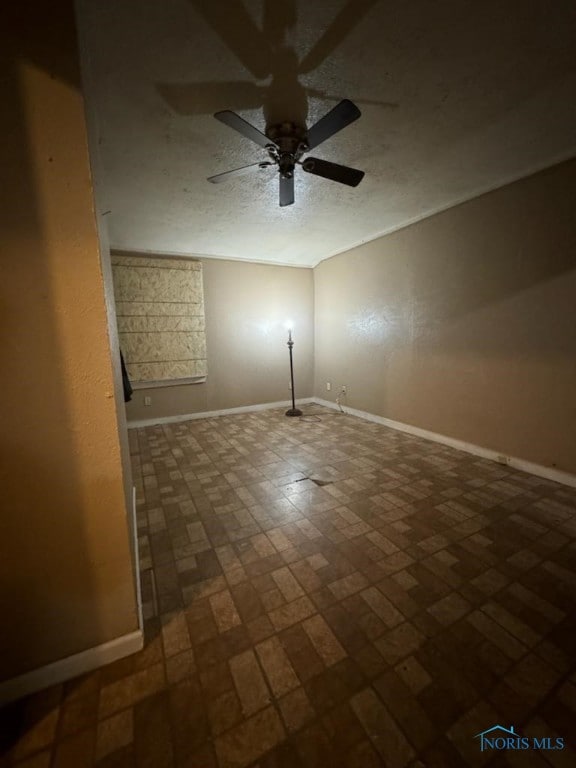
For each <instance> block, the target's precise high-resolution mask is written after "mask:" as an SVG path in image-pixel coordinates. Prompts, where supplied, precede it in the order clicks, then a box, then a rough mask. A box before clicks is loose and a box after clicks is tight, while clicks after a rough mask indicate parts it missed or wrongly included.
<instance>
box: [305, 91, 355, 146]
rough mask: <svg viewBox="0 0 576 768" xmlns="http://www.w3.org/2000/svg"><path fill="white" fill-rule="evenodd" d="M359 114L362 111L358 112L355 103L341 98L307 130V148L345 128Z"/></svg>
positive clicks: (320, 142)
mask: <svg viewBox="0 0 576 768" xmlns="http://www.w3.org/2000/svg"><path fill="white" fill-rule="evenodd" d="M361 114H362V112H360V110H359V109H358V107H357V106H356V104H353V103H352V102H351V101H349V100H348V99H343V100H342V101H341V102H340V103H339V104H336V106H335V107H334V108H333V109H331V110H330V112H328V114H327V115H324V117H321V118H320V120H318V122H317V123H315V124H314V125H313V126H312V128H310V129H309V130H308V136H307V139H306V141H307V143H308V148H309V149H314V147H317V146H318V145H319V144H322V142H323V141H326V139H329V138H330V137H331V136H334V134H335V133H338V131H341V130H342V128H346V126H347V125H350V123H353V122H354V120H358V118H359V117H360V115H361Z"/></svg>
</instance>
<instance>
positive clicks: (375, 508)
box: [0, 406, 576, 768]
mask: <svg viewBox="0 0 576 768" xmlns="http://www.w3.org/2000/svg"><path fill="white" fill-rule="evenodd" d="M306 412H307V413H312V412H313V413H315V414H317V416H315V417H314V416H307V418H305V419H303V420H299V419H287V418H285V417H284V415H283V412H282V411H278V410H271V411H266V412H260V413H256V414H242V415H236V416H226V417H221V418H218V419H205V420H197V421H189V422H182V423H179V424H171V425H164V426H156V427H149V428H146V429H138V430H133V431H131V433H130V438H131V450H132V459H133V470H134V480H135V484H136V487H137V499H138V509H137V515H138V535H139V545H140V561H141V569H142V596H143V610H144V618H145V634H146V643H145V648H144V650H143V651H142V652H141V653H139V654H137V655H135V656H132V657H130V658H127V659H124V660H121V661H119V662H116V663H114V664H112V665H110V666H108V667H105V668H103V669H101V670H98V671H97V672H95V673H92V674H89V675H86V676H84V677H82V678H80V679H78V680H75V681H71V682H69V683H66V684H64V685H61V686H55V687H54V688H51V689H49V690H47V691H44V692H42V693H40V694H37V695H35V696H31V697H30V698H29V699H27V700H24V701H21V702H18V703H16V704H15V705H12V706H11V707H8V708H7V709H5V710H4V712H3V713H2V719H3V722H4V732H5V738H4V742H5V746H7V745H8V746H9V748H8V749H7V750H5V752H4V756H3V757H2V758H0V766H1V768H4V766H18V767H19V768H66V767H68V766H69V767H70V768H84V766H94V765H97V766H98V767H99V768H111V767H112V766H135V767H137V768H169V767H171V766H177V768H245V767H247V766H254V767H256V766H257V767H258V768H294V767H295V766H303V767H305V768H316V766H318V767H320V766H322V768H338V767H340V766H342V767H343V768H344V767H345V768H371V766H388V768H403V767H404V766H411V767H412V768H418V767H421V766H426V767H430V768H435V767H438V768H451V767H452V766H454V767H455V768H457V767H459V766H476V765H478V766H481V765H494V766H516V765H521V766H530V765H533V766H543V767H545V766H559V767H560V766H574V765H576V737H574V732H575V728H574V724H575V723H576V673H575V670H576V653H575V651H576V612H575V607H576V490H574V489H571V488H568V487H565V486H561V485H557V484H555V483H552V482H549V481H546V480H543V479H540V478H537V477H533V476H530V475H527V474H524V473H522V472H518V471H514V470H512V469H510V468H509V467H507V466H502V465H499V464H496V463H494V462H490V461H486V460H482V459H478V458H477V457H474V456H471V455H468V454H465V453H461V452H458V451H456V450H453V449H451V448H447V447H444V446H441V445H438V444H435V443H431V442H427V441H425V440H421V439H419V438H416V437H412V436H409V435H406V434H403V433H400V432H395V431H393V430H390V429H387V428H385V427H383V426H380V425H376V424H372V423H369V422H366V421H362V420H360V419H356V418H353V417H351V416H348V415H342V414H338V413H335V412H332V411H328V410H324V409H321V408H320V407H318V406H313V407H311V408H310V407H309V408H308V409H307V410H306ZM497 724H500V725H502V726H505V727H507V728H509V727H510V726H514V728H515V729H516V732H517V733H521V734H523V735H526V736H536V737H550V738H552V739H555V738H556V737H563V738H564V739H565V740H566V742H567V747H566V749H564V750H561V751H544V750H540V751H538V750H531V751H529V752H514V751H507V752H493V751H489V750H486V751H484V752H481V751H480V748H479V740H478V739H475V738H474V736H475V734H477V733H479V732H480V731H483V730H486V729H488V728H490V727H491V726H493V725H497Z"/></svg>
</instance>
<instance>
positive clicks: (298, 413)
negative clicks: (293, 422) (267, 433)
mask: <svg viewBox="0 0 576 768" xmlns="http://www.w3.org/2000/svg"><path fill="white" fill-rule="evenodd" d="M293 346H294V342H293V341H292V329H291V328H289V329H288V352H289V354H290V386H291V391H292V408H289V409H288V410H287V411H286V416H302V411H301V410H300V409H299V408H296V400H295V399H294V365H293V363H292V347H293Z"/></svg>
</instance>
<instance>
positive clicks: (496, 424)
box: [314, 161, 576, 472]
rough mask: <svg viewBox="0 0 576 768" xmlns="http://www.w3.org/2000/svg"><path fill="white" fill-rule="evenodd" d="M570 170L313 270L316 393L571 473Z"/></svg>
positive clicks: (573, 278)
mask: <svg viewBox="0 0 576 768" xmlns="http://www.w3.org/2000/svg"><path fill="white" fill-rule="evenodd" d="M575 195H576V162H575V161H571V162H568V163H563V164H561V165H558V166H556V167H554V168H551V169H549V170H547V171H544V172H541V173H539V174H536V175H534V176H532V177H530V178H528V179H525V180H523V181H519V182H516V183H514V184H511V185H509V186H507V187H504V188H502V189H500V190H498V191H496V192H492V193H490V194H487V195H484V196H483V197H480V198H477V199H476V200H474V201H471V202H469V203H466V204H463V205H461V206H458V207H456V208H453V209H451V210H449V211H446V212H444V213H442V214H438V215H437V216H434V217H432V218H430V219H427V220H425V221H422V222H420V223H418V224H415V225H413V226H411V227H408V228H406V229H404V230H401V231H399V232H396V233H394V234H392V235H388V236H387V237H384V238H381V239H380V240H377V241H374V242H372V243H369V244H367V245H364V246H361V247H359V248H356V249H354V250H352V251H349V252H347V253H345V254H341V255H339V256H335V257H333V258H331V259H329V260H327V261H325V262H323V263H322V264H320V265H318V266H317V267H316V269H315V270H314V278H315V328H316V336H315V394H316V395H318V396H322V397H330V394H329V393H327V392H326V381H331V382H332V384H333V389H332V394H334V392H335V391H336V388H337V387H338V386H339V385H342V384H345V385H347V387H348V395H347V403H348V405H349V406H350V407H353V408H358V409H360V410H365V411H368V412H370V413H374V414H377V415H380V416H384V417H387V418H390V419H394V420H397V421H401V422H405V423H406V424H411V425H414V426H417V427H420V428H423V429H428V430H431V431H433V432H438V433H441V434H444V435H449V436H451V437H455V438H458V439H460V440H464V441H467V442H471V443H475V444H477V445H481V446H485V447H487V448H491V449H493V450H496V451H498V452H500V453H502V454H505V455H509V456H516V457H520V458H523V459H526V460H529V461H533V462H536V463H539V464H542V465H545V466H549V467H557V468H558V469H562V470H566V471H569V472H576V431H575V430H574V423H575V420H576V322H575V319H574V306H575V300H576V218H575V217H574V206H573V201H574V198H575Z"/></svg>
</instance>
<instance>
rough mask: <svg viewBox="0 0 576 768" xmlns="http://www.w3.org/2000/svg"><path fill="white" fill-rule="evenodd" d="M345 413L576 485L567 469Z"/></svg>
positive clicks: (326, 402)
mask: <svg viewBox="0 0 576 768" xmlns="http://www.w3.org/2000/svg"><path fill="white" fill-rule="evenodd" d="M314 402H315V403H317V404H318V405H324V406H325V407H326V408H334V409H336V410H339V407H338V405H337V404H336V403H333V402H331V401H330V400H323V399H322V398H320V397H315V398H314ZM344 412H345V413H347V414H349V415H350V416H358V417H359V418H360V419H366V421H373V422H375V423H376V424H382V425H383V426H385V427H390V429H395V430H397V431H399V432H406V433H408V434H409V435H414V436H415V437H422V438H424V439H425V440H432V441H433V442H435V443H442V445H448V446H449V447H450V448H456V450H458V451H464V452H465V453H471V454H473V455H474V456H481V457H482V458H483V459H490V460H491V461H496V462H498V463H499V464H506V465H507V466H509V467H512V468H513V469H519V470H521V471H522V472H527V473H528V474H529V475H536V477H543V478H545V479H546V480H552V481H553V482H555V483H561V484H562V485H569V486H570V487H572V488H576V475H573V474H571V473H570V472H563V471H562V470H560V469H554V468H553V467H545V466H543V465H542V464H534V463H533V462H531V461H526V460H525V459H519V458H517V457H516V456H504V455H502V454H501V453H499V452H498V451H493V450H491V449H490V448H483V447H482V446H480V445H474V443H466V442H464V441H463V440H457V439H456V438H454V437H448V436H447V435H440V434H438V433H437V432H429V431H428V430H427V429H420V427H413V426H412V425H411V424H404V423H402V422H401V421H393V420H392V419H386V418H384V417H383V416H376V415H375V414H373V413H368V412H367V411H358V410H357V409H356V408H344Z"/></svg>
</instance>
